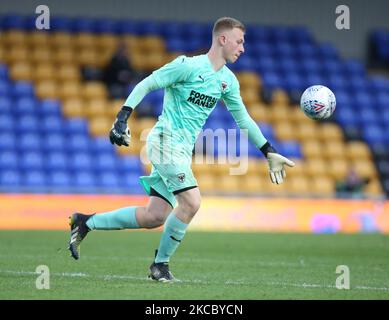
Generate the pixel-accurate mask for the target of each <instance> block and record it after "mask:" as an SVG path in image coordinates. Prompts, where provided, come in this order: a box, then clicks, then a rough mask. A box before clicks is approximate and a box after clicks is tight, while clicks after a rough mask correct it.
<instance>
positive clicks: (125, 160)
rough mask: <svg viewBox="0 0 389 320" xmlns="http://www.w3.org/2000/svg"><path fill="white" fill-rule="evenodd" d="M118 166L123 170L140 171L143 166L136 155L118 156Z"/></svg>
mask: <svg viewBox="0 0 389 320" xmlns="http://www.w3.org/2000/svg"><path fill="white" fill-rule="evenodd" d="M118 168H122V169H123V171H124V172H133V173H142V172H143V169H142V168H143V166H142V163H141V160H140V158H139V157H138V156H125V157H121V158H119V161H118Z"/></svg>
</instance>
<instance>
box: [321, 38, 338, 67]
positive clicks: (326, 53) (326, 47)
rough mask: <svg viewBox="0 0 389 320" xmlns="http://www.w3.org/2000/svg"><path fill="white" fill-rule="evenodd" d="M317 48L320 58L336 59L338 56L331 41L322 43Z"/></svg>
mask: <svg viewBox="0 0 389 320" xmlns="http://www.w3.org/2000/svg"><path fill="white" fill-rule="evenodd" d="M317 48H318V55H319V56H320V57H321V58H322V59H331V60H337V59H338V58H339V55H338V51H337V49H336V48H335V46H334V45H333V44H332V43H322V44H319V45H318V47H317ZM338 71H339V70H338Z"/></svg>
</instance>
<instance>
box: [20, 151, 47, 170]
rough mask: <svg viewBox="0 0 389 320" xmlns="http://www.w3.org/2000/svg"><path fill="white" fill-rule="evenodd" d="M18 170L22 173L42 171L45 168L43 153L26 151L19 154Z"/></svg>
mask: <svg viewBox="0 0 389 320" xmlns="http://www.w3.org/2000/svg"><path fill="white" fill-rule="evenodd" d="M19 156H20V164H19V166H20V168H21V169H22V170H24V171H31V170H43V169H44V166H45V159H44V156H43V153H40V152H36V151H26V152H23V153H19Z"/></svg>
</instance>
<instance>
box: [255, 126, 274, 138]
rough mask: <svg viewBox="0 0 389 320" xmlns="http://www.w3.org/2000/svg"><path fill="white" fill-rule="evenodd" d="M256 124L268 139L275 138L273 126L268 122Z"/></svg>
mask: <svg viewBox="0 0 389 320" xmlns="http://www.w3.org/2000/svg"><path fill="white" fill-rule="evenodd" d="M258 126H259V128H260V129H261V131H262V133H263V135H264V136H265V137H266V138H267V139H269V140H275V137H274V131H273V127H272V125H271V124H269V123H265V122H258Z"/></svg>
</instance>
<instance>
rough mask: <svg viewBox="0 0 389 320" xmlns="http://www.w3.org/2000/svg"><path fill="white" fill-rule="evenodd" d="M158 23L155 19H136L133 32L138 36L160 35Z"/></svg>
mask: <svg viewBox="0 0 389 320" xmlns="http://www.w3.org/2000/svg"><path fill="white" fill-rule="evenodd" d="M161 29H162V28H161V27H160V23H158V22H155V21H136V22H135V24H134V30H133V33H135V34H137V35H139V36H149V35H153V36H155V35H160V33H161Z"/></svg>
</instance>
